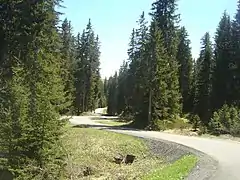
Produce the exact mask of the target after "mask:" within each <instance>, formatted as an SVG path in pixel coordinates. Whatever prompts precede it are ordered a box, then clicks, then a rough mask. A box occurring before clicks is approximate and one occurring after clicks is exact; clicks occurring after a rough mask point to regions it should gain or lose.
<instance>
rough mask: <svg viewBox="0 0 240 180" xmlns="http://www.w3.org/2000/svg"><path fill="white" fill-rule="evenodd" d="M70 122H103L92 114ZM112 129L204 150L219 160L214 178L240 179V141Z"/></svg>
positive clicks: (224, 179) (92, 123) (79, 123)
mask: <svg viewBox="0 0 240 180" xmlns="http://www.w3.org/2000/svg"><path fill="white" fill-rule="evenodd" d="M70 122H71V123H72V124H74V125H84V124H85V125H92V126H95V127H96V128H98V127H102V124H99V123H96V122H94V121H93V120H91V117H90V116H82V117H76V116H74V117H72V118H71V119H70ZM108 130H110V131H114V132H119V133H124V134H129V135H133V136H138V137H144V138H154V139H163V140H167V141H171V142H175V143H179V144H182V145H185V146H188V147H191V148H194V149H197V150H199V151H201V152H204V153H206V154H208V155H210V156H211V157H213V158H214V159H215V160H217V161H218V163H219V167H218V170H217V173H216V175H215V176H214V177H213V178H212V179H213V180H240V142H235V141H231V140H220V139H210V138H201V137H188V136H181V135H173V134H168V133H163V132H154V131H142V130H128V129H124V130H123V129H108Z"/></svg>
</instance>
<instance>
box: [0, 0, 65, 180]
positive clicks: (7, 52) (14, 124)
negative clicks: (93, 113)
mask: <svg viewBox="0 0 240 180" xmlns="http://www.w3.org/2000/svg"><path fill="white" fill-rule="evenodd" d="M58 4H59V1H47V2H42V1H35V2H32V3H29V2H28V1H24V2H18V1H11V2H10V1H5V2H4V3H3V4H1V8H3V7H4V8H6V10H7V11H5V13H3V14H2V13H1V15H0V16H1V17H0V19H1V21H3V24H4V25H5V26H3V29H2V30H3V31H2V33H3V35H4V38H3V39H4V41H3V42H5V43H6V44H5V45H6V46H5V47H7V48H6V49H4V56H3V59H2V60H3V61H2V62H3V63H2V64H1V70H3V69H2V68H7V69H5V70H3V71H2V72H3V73H1V83H3V87H6V88H7V89H6V90H7V91H5V92H6V93H5V92H3V93H4V94H3V96H2V94H1V101H2V102H1V106H2V107H1V108H3V110H4V111H5V112H4V111H1V112H0V116H1V118H0V119H1V123H0V125H1V128H0V134H1V142H0V144H1V146H0V148H1V150H0V151H1V152H3V153H5V154H6V156H5V161H4V163H1V164H2V166H3V168H4V169H5V168H6V169H10V170H11V171H12V172H14V176H15V177H16V178H18V179H59V178H61V174H62V169H63V163H62V160H61V159H62V155H61V143H60V135H61V127H62V122H61V121H59V111H60V110H61V109H62V108H64V107H61V104H63V103H64V102H65V99H64V96H65V94H64V86H63V85H62V78H61V77H60V74H61V62H60V59H61V58H60V57H59V49H60V46H59V45H60V39H59V36H58V33H57V28H56V25H57V23H58V13H57V12H56V11H55V6H56V5H58ZM42 7H44V8H42ZM1 10H2V9H1ZM51 169H54V171H51Z"/></svg>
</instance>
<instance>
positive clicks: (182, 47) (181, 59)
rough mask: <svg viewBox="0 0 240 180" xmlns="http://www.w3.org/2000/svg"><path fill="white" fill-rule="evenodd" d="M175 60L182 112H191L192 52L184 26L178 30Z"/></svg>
mask: <svg viewBox="0 0 240 180" xmlns="http://www.w3.org/2000/svg"><path fill="white" fill-rule="evenodd" d="M177 61H178V64H179V65H180V67H179V84H180V90H181V94H182V98H183V99H182V101H183V112H185V113H189V112H191V109H192V106H193V102H192V100H191V91H192V89H191V88H192V87H191V85H192V68H193V63H192V54H191V48H190V40H189V39H188V34H187V31H186V29H185V27H182V28H181V29H180V32H179V44H178V52H177Z"/></svg>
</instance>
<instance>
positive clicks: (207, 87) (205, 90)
mask: <svg viewBox="0 0 240 180" xmlns="http://www.w3.org/2000/svg"><path fill="white" fill-rule="evenodd" d="M198 64H199V65H198V68H199V70H198V74H197V80H196V97H195V105H196V107H195V113H196V114H198V115H199V117H200V119H201V121H202V122H203V124H205V125H207V124H208V122H209V121H210V118H211V111H212V104H211V97H212V76H213V68H214V61H213V50H212V44H211V40H210V35H209V33H206V34H205V35H204V37H203V38H202V50H201V52H200V57H199V60H198Z"/></svg>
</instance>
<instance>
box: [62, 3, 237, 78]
mask: <svg viewBox="0 0 240 180" xmlns="http://www.w3.org/2000/svg"><path fill="white" fill-rule="evenodd" d="M154 1H155V0H65V1H64V3H63V5H64V6H65V7H66V8H64V9H61V12H63V13H65V14H64V15H63V16H62V17H61V18H62V19H64V18H65V17H67V18H68V20H70V21H71V22H72V25H73V28H74V33H77V32H82V30H83V29H84V28H85V27H86V24H87V22H88V19H89V18H91V20H92V24H93V27H94V30H95V32H96V33H97V34H98V35H99V38H100V41H101V52H102V53H101V75H102V77H105V76H107V77H109V76H110V75H112V74H113V73H114V72H115V71H116V70H118V68H119V66H120V65H121V64H122V62H123V60H125V59H127V49H128V43H129V38H130V34H131V32H132V29H133V28H135V27H137V24H136V21H137V20H138V18H139V16H140V14H141V13H142V11H145V13H146V14H148V13H149V12H150V9H151V4H152V2H154ZM236 8H237V0H179V1H178V12H179V13H180V14H181V19H182V20H181V23H180V25H184V26H185V27H186V28H187V30H188V34H189V38H190V40H191V47H192V53H193V56H194V57H195V58H196V57H197V56H198V54H199V51H200V47H201V45H200V39H201V37H202V36H203V35H204V33H205V32H207V31H208V32H210V33H211V35H212V36H213V35H214V33H215V30H216V27H217V25H218V23H219V20H220V17H221V16H222V14H223V12H224V10H227V12H228V13H229V14H230V15H231V17H233V16H234V15H235V13H236ZM148 19H149V20H150V17H148Z"/></svg>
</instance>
